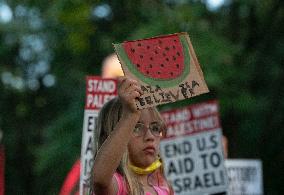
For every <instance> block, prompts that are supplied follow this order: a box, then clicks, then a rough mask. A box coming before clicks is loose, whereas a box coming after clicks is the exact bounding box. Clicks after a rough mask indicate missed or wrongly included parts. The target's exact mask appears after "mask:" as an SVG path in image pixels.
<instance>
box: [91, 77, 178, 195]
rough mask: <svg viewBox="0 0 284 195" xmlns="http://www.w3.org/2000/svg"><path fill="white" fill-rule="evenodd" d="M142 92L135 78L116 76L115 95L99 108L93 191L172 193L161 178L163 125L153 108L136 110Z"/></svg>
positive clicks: (120, 194)
mask: <svg viewBox="0 0 284 195" xmlns="http://www.w3.org/2000/svg"><path fill="white" fill-rule="evenodd" d="M141 94H142V91H141V89H140V87H139V85H138V83H137V82H136V81H135V80H132V79H129V78H126V77H120V78H119V79H118V96H119V97H118V98H115V99H113V100H111V101H110V102H108V103H106V105H105V106H104V107H103V108H102V109H101V111H100V114H99V117H98V121H97V129H96V130H95V131H96V132H97V133H99V135H100V136H99V139H98V140H97V144H98V148H99V150H98V152H97V154H96V157H95V162H94V170H95V171H94V192H95V194H108V195H111V194H114V195H116V194H117V195H126V194H132V195H138V194H146V195H150V194H158V195H166V194H173V190H172V188H171V187H170V185H169V183H168V182H167V180H166V178H165V177H164V174H163V171H162V166H161V165H162V163H161V160H160V157H159V143H160V139H161V138H162V136H164V135H165V125H164V123H163V120H162V118H161V116H160V114H159V112H158V111H157V109H155V108H148V109H144V110H137V108H136V105H135V98H137V97H139V96H140V95H141Z"/></svg>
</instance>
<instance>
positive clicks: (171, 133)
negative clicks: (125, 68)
mask: <svg viewBox="0 0 284 195" xmlns="http://www.w3.org/2000/svg"><path fill="white" fill-rule="evenodd" d="M162 116H163V117H164V118H165V121H166V124H167V127H168V131H167V138H165V139H164V140H162V141H161V146H160V147H161V155H162V157H163V161H164V169H165V174H166V177H167V178H168V179H169V180H170V181H171V182H172V185H173V188H174V191H175V193H176V194H178V195H186V194H204V193H218V192H224V191H226V189H227V185H228V181H227V174H226V169H225V167H224V157H223V152H222V144H221V138H222V132H221V128H220V122H219V118H218V107H217V104H216V102H215V101H210V102H207V103H205V104H199V105H194V106H191V107H187V108H182V109H176V110H171V111H167V112H163V113H162ZM185 124H186V125H185ZM181 135H182V136H181Z"/></svg>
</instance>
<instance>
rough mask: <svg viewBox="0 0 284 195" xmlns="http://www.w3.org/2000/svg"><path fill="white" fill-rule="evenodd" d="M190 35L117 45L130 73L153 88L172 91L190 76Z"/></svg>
mask: <svg viewBox="0 0 284 195" xmlns="http://www.w3.org/2000/svg"><path fill="white" fill-rule="evenodd" d="M186 35H187V34H186V33H179V34H172V35H166V36H160V37H153V38H149V39H142V40H136V41H126V42H123V43H122V44H115V49H116V51H117V53H118V55H119V57H120V60H122V61H124V64H125V65H126V66H127V68H128V70H129V71H130V72H132V74H134V75H135V76H136V77H138V78H139V79H140V80H141V81H143V82H145V83H147V84H149V85H159V86H160V87H165V88H167V87H172V86H176V85H178V84H179V83H180V82H182V81H183V80H184V79H185V77H186V76H187V75H188V74H189V62H190V55H189V46H188V43H187V40H186Z"/></svg>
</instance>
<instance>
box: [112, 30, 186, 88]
mask: <svg viewBox="0 0 284 195" xmlns="http://www.w3.org/2000/svg"><path fill="white" fill-rule="evenodd" d="M178 37H179V39H180V41H181V44H182V50H183V54H184V70H183V73H182V74H181V75H180V76H179V77H177V78H174V79H167V80H165V79H155V78H149V77H146V76H145V75H144V74H142V73H141V72H139V71H138V70H137V68H136V66H135V65H134V64H132V63H131V61H130V60H129V58H128V56H127V54H126V52H125V50H124V48H123V47H122V44H114V47H115V49H116V51H117V52H118V54H119V56H120V58H121V59H122V60H123V61H124V62H125V65H126V66H127V68H128V70H129V71H130V72H131V73H132V74H134V75H135V76H136V77H137V78H139V79H140V80H141V81H143V82H144V83H147V84H149V85H152V86H156V85H158V86H160V87H162V88H169V87H174V86H177V85H178V84H179V83H181V82H182V81H183V80H184V79H185V78H186V77H187V75H188V74H189V71H190V54H189V45H188V43H187V40H186V37H185V35H179V36H178Z"/></svg>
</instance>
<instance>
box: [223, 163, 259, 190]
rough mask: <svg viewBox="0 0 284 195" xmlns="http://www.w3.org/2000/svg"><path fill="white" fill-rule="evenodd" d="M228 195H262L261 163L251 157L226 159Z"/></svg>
mask: <svg viewBox="0 0 284 195" xmlns="http://www.w3.org/2000/svg"><path fill="white" fill-rule="evenodd" d="M225 166H226V168H227V173H228V178H229V195H240V194H242V195H262V194H263V182H262V163H261V161H260V160H253V159H227V160H226V161H225Z"/></svg>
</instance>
